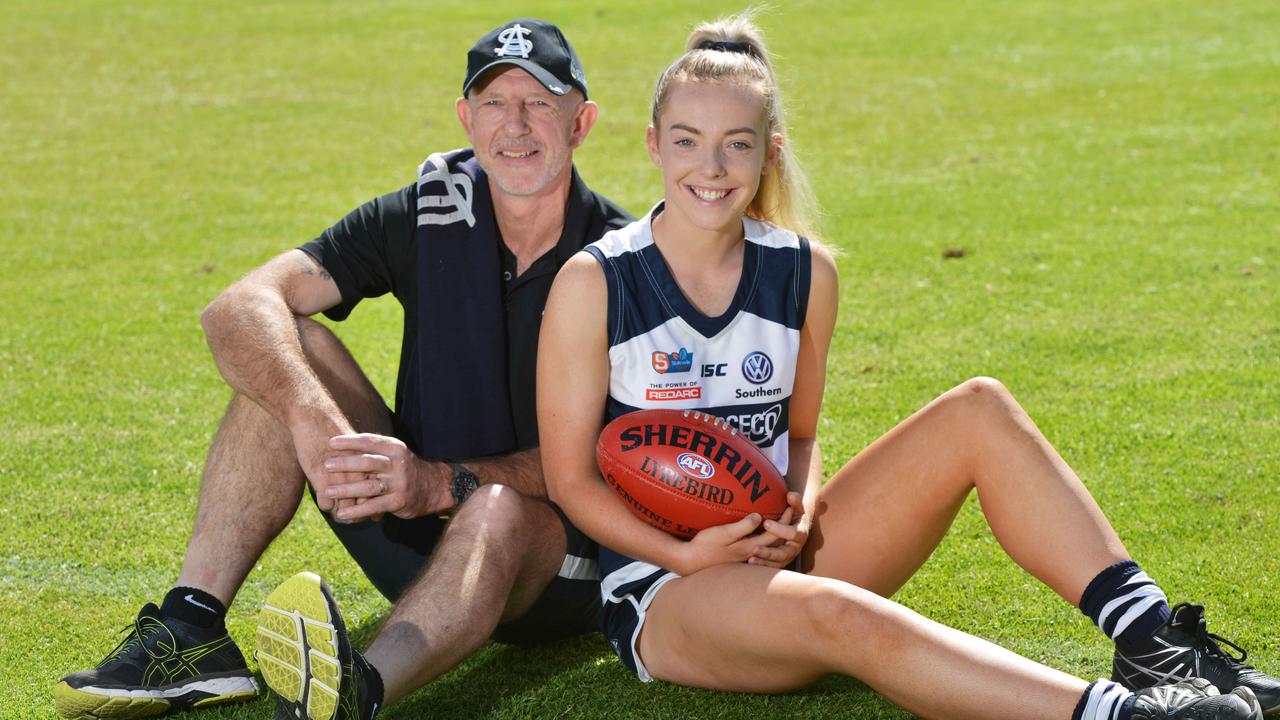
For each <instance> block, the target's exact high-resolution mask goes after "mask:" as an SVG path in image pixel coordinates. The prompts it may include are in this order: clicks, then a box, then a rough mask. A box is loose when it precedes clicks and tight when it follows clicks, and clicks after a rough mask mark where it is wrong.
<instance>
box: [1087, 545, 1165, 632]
mask: <svg viewBox="0 0 1280 720" xmlns="http://www.w3.org/2000/svg"><path fill="white" fill-rule="evenodd" d="M1080 612H1082V613H1084V614H1085V615H1088V616H1089V619H1091V620H1093V624H1094V625H1097V626H1098V628H1099V629H1101V630H1102V632H1104V633H1106V634H1107V636H1108V637H1110V638H1111V639H1112V640H1115V641H1116V642H1117V643H1125V644H1130V645H1131V644H1134V643H1140V642H1143V641H1144V640H1149V639H1150V638H1151V636H1152V635H1154V634H1155V632H1156V630H1159V629H1160V626H1162V625H1164V624H1165V623H1166V622H1168V620H1169V599H1168V598H1167V597H1166V596H1165V594H1164V591H1163V590H1161V589H1160V586H1159V585H1156V583H1155V581H1154V580H1152V579H1151V578H1150V577H1148V576H1147V574H1146V573H1144V572H1142V568H1139V567H1138V563H1136V562H1134V561H1132V560H1125V561H1123V562H1118V563H1116V564H1115V565H1112V566H1111V567H1109V568H1107V569H1106V570H1103V571H1102V572H1100V573H1098V576H1097V577H1095V578H1094V579H1093V580H1092V581H1090V582H1089V586H1088V587H1086V588H1085V589H1084V595H1082V596H1081V597H1080Z"/></svg>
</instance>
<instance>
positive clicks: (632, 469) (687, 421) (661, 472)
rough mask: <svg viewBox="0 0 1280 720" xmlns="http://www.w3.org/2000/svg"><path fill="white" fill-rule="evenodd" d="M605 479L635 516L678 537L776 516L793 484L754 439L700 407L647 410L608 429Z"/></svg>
mask: <svg viewBox="0 0 1280 720" xmlns="http://www.w3.org/2000/svg"><path fill="white" fill-rule="evenodd" d="M596 462H597V463H598V464H599V465H600V472H601V473H602V474H603V475H604V479H605V482H607V483H609V487H611V488H613V491H614V492H616V493H618V497H620V498H622V500H623V502H625V503H626V504H627V507H629V508H631V512H633V513H635V515H636V517H639V518H640V519H641V520H644V521H645V522H647V523H649V524H650V525H652V526H654V527H656V528H658V529H659V530H664V531H666V532H669V533H671V534H672V535H675V536H676V537H682V538H691V537H693V536H694V535H696V534H697V533H698V531H699V530H702V529H704V528H708V527H712V526H714V525H723V524H725V523H729V522H733V521H735V520H740V519H742V518H743V517H746V516H747V515H750V514H751V513H753V512H757V513H760V514H761V515H763V516H764V517H766V518H771V519H773V520H777V519H778V518H779V517H781V516H782V512H783V510H786V508H787V484H786V481H784V480H783V478H782V476H781V475H779V474H778V470H777V469H776V468H775V467H774V466H773V463H771V462H770V461H769V458H767V457H765V454H764V453H762V452H760V449H759V448H757V447H756V446H755V445H754V444H753V443H752V442H751V441H750V440H748V439H747V438H745V437H743V435H742V434H741V433H739V432H738V431H737V430H736V429H734V428H733V427H732V426H731V425H729V423H727V422H726V421H724V420H721V419H719V418H716V417H714V416H711V415H708V414H706V413H702V412H698V411H696V410H640V411H637V412H633V413H627V414H626V415H621V416H619V417H617V418H615V419H614V420H613V422H611V423H609V424H608V425H606V426H605V428H604V430H603V431H601V433H600V440H599V442H597V443H596Z"/></svg>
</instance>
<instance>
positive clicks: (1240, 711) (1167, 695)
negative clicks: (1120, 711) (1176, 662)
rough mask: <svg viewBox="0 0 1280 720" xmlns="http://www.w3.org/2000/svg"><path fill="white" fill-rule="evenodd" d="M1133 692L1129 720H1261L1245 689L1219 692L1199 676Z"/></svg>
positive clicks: (1257, 707) (1253, 698)
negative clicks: (1225, 692)
mask: <svg viewBox="0 0 1280 720" xmlns="http://www.w3.org/2000/svg"><path fill="white" fill-rule="evenodd" d="M1135 695H1136V697H1135V698H1134V701H1133V715H1132V718H1131V720H1175V719H1176V720H1262V708H1261V707H1259V706H1258V698H1256V697H1254V695H1253V691H1251V690H1249V688H1236V689H1234V690H1232V691H1231V692H1229V693H1227V694H1226V695H1220V694H1219V693H1218V688H1216V687H1214V686H1213V685H1212V684H1211V683H1210V682H1209V681H1208V680H1202V679H1200V678H1196V679H1194V680H1188V681H1183V682H1180V683H1177V684H1176V685H1159V686H1157V687H1150V688H1144V689H1142V690H1139V691H1137V692H1136V693H1135Z"/></svg>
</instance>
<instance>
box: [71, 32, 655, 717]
mask: <svg viewBox="0 0 1280 720" xmlns="http://www.w3.org/2000/svg"><path fill="white" fill-rule="evenodd" d="M456 109H457V114H458V119H459V121H460V122H461V123H462V126H463V128H464V130H465V131H466V133H467V137H468V139H469V140H470V142H471V144H472V148H470V149H465V150H459V151H454V152H451V153H446V154H443V155H442V154H435V155H432V156H430V157H429V158H428V159H427V161H426V162H424V163H423V164H422V166H421V167H420V168H419V173H418V179H417V182H415V183H414V184H412V185H410V186H408V187H406V188H404V189H402V190H400V191H398V192H395V193H391V194H389V195H384V196H382V197H380V198H377V199H375V200H373V201H371V202H369V203H367V204H365V205H363V206H362V207H360V208H358V209H357V210H355V211H354V212H352V213H351V214H350V215H348V216H347V217H346V218H345V219H343V220H342V221H341V222H339V223H338V224H337V225H334V226H333V227H331V228H330V229H328V230H326V231H325V232H324V233H323V234H322V235H321V236H320V237H319V238H317V239H316V240H313V241H312V242H309V243H307V244H306V245H304V246H302V247H301V248H300V249H298V250H293V251H290V252H287V253H285V254H283V255H281V256H279V257H277V258H275V259H273V260H271V261H269V262H267V263H266V264H265V265H263V266H261V267H259V268H257V269H256V270H254V271H252V272H251V273H249V275H247V276H246V277H245V278H244V279H243V280H241V281H239V282H237V283H235V284H234V285H232V286H231V287H230V288H228V289H227V290H226V291H224V292H223V293H222V294H221V295H219V296H218V298H217V299H215V300H214V301H213V303H212V304H210V305H209V307H208V308H207V309H206V310H205V312H204V315H203V316H202V318H201V323H202V325H203V326H204V329H205V333H206V335H207V336H208V339H209V345H210V347H211V349H212V351H213V354H214V358H215V359H216V361H217V364H218V368H219V370H220V371H221V372H222V374H223V376H224V377H225V378H226V380H227V382H228V383H229V384H230V385H231V386H232V388H234V389H235V390H236V395H235V397H234V398H233V399H232V402H231V405H230V407H229V408H228V410H227V414H226V417H225V418H224V419H223V422H222V425H221V427H220V429H219V431H218V434H217V436H216V437H215V439H214V442H213V446H212V447H211V449H210V451H209V458H208V462H207V464H206V467H205V474H204V479H203V482H202V486H201V491H200V499H199V504H198V510H197V513H196V521H195V527H194V529H193V532H192V536H191V541H190V543H189V545H188V548H187V554H186V557H185V559H184V561H183V566H182V570H181V572H180V574H179V576H178V580H177V583H176V586H175V587H174V589H173V590H171V591H170V592H169V594H168V595H167V596H166V597H165V598H164V600H163V602H162V603H161V605H160V606H159V607H156V606H155V605H152V604H148V605H146V606H145V607H144V608H143V609H142V611H141V612H140V613H139V614H138V617H137V620H136V622H135V628H134V631H133V632H132V633H131V634H130V635H129V637H128V638H126V640H125V641H124V642H122V643H121V644H120V646H118V647H117V648H116V650H115V651H113V652H112V653H111V654H110V655H108V656H107V658H106V659H105V660H104V661H103V662H102V663H101V664H100V665H99V666H98V667H97V668H95V669H92V670H87V671H83V672H78V673H75V674H72V675H68V676H67V677H65V678H63V679H62V680H61V681H60V682H59V683H58V685H57V686H56V687H55V688H54V698H55V701H56V704H57V707H58V710H59V712H60V713H61V714H62V715H63V716H65V717H91V716H92V717H96V716H98V715H106V714H108V713H109V714H110V716H111V717H142V716H150V715H152V714H156V713H159V712H166V711H168V710H173V709H178V708H185V707H191V706H194V705H200V706H205V705H211V704H217V703H221V702H231V701H236V700H244V699H249V698H252V697H255V696H256V695H257V692H258V686H257V683H256V681H255V680H254V677H253V675H252V674H251V673H250V671H249V670H248V668H247V667H246V664H245V661H244V657H243V655H242V653H241V652H240V651H239V650H238V649H237V647H236V645H235V644H234V643H233V642H232V640H231V638H230V637H229V636H228V635H227V631H226V627H225V625H224V619H225V617H226V608H227V607H228V606H229V605H230V604H231V601H232V600H233V598H234V597H235V595H236V593H237V591H238V590H239V588H240V586H241V584H242V583H243V581H244V579H245V577H246V576H247V575H248V573H249V570H250V569H251V568H252V567H253V565H254V564H255V563H256V562H257V560H258V558H259V557H260V556H261V554H262V553H263V551H264V550H265V549H266V548H267V546H268V545H269V544H270V543H271V541H272V540H273V539H274V538H275V537H276V535H277V534H279V533H280V532H281V530H283V529H284V527H285V526H286V525H287V524H288V523H289V520H290V519H291V518H292V516H293V514H294V512H295V511H296V509H297V507H298V503H299V500H300V497H301V495H302V491H303V489H304V487H307V486H308V485H309V487H310V491H311V493H312V496H313V497H314V499H315V502H316V504H317V505H318V506H319V508H320V510H322V511H323V512H325V514H326V518H327V519H328V520H329V522H330V525H331V526H332V527H333V529H334V532H335V533H336V534H337V535H338V537H339V539H340V540H341V541H342V543H343V544H344V545H345V546H346V548H347V549H348V551H349V552H350V553H351V555H352V556H353V557H354V558H355V559H356V561H357V562H358V563H359V564H360V566H361V568H362V569H363V570H364V571H365V572H366V574H367V575H368V576H369V578H370V579H371V581H372V582H373V583H374V585H375V586H376V587H377V588H378V589H379V590H380V591H381V592H382V593H383V594H384V595H386V596H387V597H388V598H389V599H391V600H393V601H395V602H396V606H395V608H394V609H393V611H392V613H391V615H390V617H389V618H388V619H387V621H386V624H385V625H384V627H383V628H382V630H381V632H380V633H379V634H378V636H377V637H376V638H375V640H374V641H373V643H372V645H371V646H370V647H369V648H368V651H367V652H366V654H365V655H363V656H361V655H360V654H358V653H354V652H353V651H352V650H351V648H350V645H349V643H348V642H347V638H346V632H345V630H344V629H343V627H342V620H341V617H340V616H339V615H338V611H337V607H336V605H335V604H334V603H333V599H332V596H331V595H330V594H329V593H328V590H327V589H326V588H324V587H323V585H322V583H321V582H320V580H319V578H318V577H316V576H314V575H311V574H309V573H302V574H300V575H298V576H295V577H294V578H292V579H290V580H288V581H286V582H285V583H284V584H283V585H281V586H280V587H279V588H277V590H276V591H275V592H273V593H272V595H271V597H270V598H269V599H268V602H267V606H266V607H265V608H264V609H263V611H262V613H261V615H260V620H259V629H258V640H259V643H258V653H257V657H258V661H259V664H260V666H261V669H262V672H263V675H264V677H265V679H266V680H267V682H268V684H270V685H271V686H272V688H273V689H274V690H276V691H277V694H278V696H279V703H278V706H279V708H280V715H281V716H288V717H311V718H333V717H337V718H371V717H373V715H374V714H376V712H377V711H378V710H379V709H380V708H381V707H383V706H385V705H386V704H389V703H392V702H395V701H397V700H399V699H400V698H402V697H404V696H405V695H407V694H408V693H409V692H411V691H412V690H413V689H415V688H417V687H420V686H421V685H423V684H424V683H426V682H428V681H430V680H431V679H432V678H435V677H436V676H438V675H440V674H442V673H443V672H445V671H447V670H448V669H449V668H451V667H453V666H454V665H455V664H457V663H458V662H459V661H461V660H462V659H463V658H465V657H466V656H467V655H469V654H471V653H472V652H473V651H475V650H476V649H477V648H479V647H480V646H481V645H482V644H483V643H484V642H485V641H486V640H487V639H488V638H489V637H491V636H492V637H495V638H497V639H500V640H509V641H514V642H524V641H533V640H539V639H544V638H549V637H557V636H564V635H570V634H578V633H582V632H586V631H589V630H592V629H593V628H594V625H595V614H596V611H597V610H598V607H599V586H598V581H597V579H596V575H597V572H596V568H595V566H594V561H593V560H592V551H591V545H590V543H589V541H586V539H585V538H583V537H582V536H581V535H579V534H577V533H576V531H573V530H572V528H571V527H570V526H568V524H567V523H566V522H564V521H563V520H562V516H559V514H558V510H556V509H555V508H553V506H551V505H549V504H548V503H547V502H546V501H545V500H544V499H543V498H545V496H546V490H545V486H544V484H543V480H542V474H541V467H540V460H539V454H538V449H537V443H538V438H537V424H536V417H535V408H534V396H533V393H534V370H533V360H534V358H535V357H536V355H537V337H538V327H539V322H540V320H541V313H542V308H543V305H544V304H545V302H546V297H547V292H548V290H549V289H550V285H551V280H552V278H553V277H554V275H555V272H556V270H557V269H558V268H559V266H560V265H561V264H562V263H563V262H564V261H565V260H567V259H568V257H569V256H571V255H572V254H573V253H575V252H576V251H577V250H579V249H580V248H581V247H582V246H584V245H585V244H587V243H589V242H591V241H594V240H596V239H597V238H599V237H600V236H601V235H603V234H604V233H605V232H607V231H608V230H610V229H613V228H616V227H620V226H622V225H624V224H626V222H628V221H629V220H630V218H629V216H628V215H627V214H626V212H625V211H623V210H622V209H621V208H619V207H618V206H616V205H614V204H613V203H611V202H610V201H608V200H607V199H605V198H603V197H601V196H599V195H597V194H595V193H593V192H592V191H591V190H590V189H589V188H587V186H586V185H585V184H584V183H583V182H582V180H581V179H580V178H579V177H578V176H577V174H576V172H575V171H574V168H573V163H572V154H573V150H574V149H576V148H577V147H578V146H579V145H581V144H582V142H583V141H584V140H585V139H586V137H587V134H588V133H589V132H590V130H591V127H592V125H593V124H594V123H595V120H596V115H597V109H596V106H595V104H594V103H592V102H590V101H589V100H588V99H587V84H586V78H585V76H584V74H583V72H582V66H581V63H580V62H579V60H578V57H577V55H576V53H575V52H574V50H573V48H572V47H571V46H570V45H569V43H568V41H567V40H566V39H565V38H564V36H563V34H562V33H561V32H560V30H559V29H558V28H556V27H555V26H554V25H551V24H550V23H547V22H544V21H540V20H532V19H521V20H514V21H512V22H509V23H506V24H505V25H503V26H501V27H498V28H496V29H494V30H493V31H491V32H489V33H487V34H486V35H485V36H484V37H482V38H481V39H480V40H479V41H478V42H477V43H476V45H475V46H474V47H473V48H472V49H471V50H470V52H469V53H468V57H467V74H466V78H465V81H464V84H463V97H461V98H459V99H458V100H457V102H456ZM387 292H392V293H394V294H395V296H396V298H397V299H398V300H399V301H400V303H401V304H402V305H403V307H404V311H405V323H404V341H403V343H404V344H403V347H402V349H401V355H400V369H399V378H398V380H397V384H396V403H395V404H396V408H395V411H394V412H392V411H391V410H389V409H388V408H387V407H386V406H385V404H384V403H383V401H382V400H381V398H380V397H379V395H378V393H377V392H376V390H375V389H374V387H373V386H372V384H371V383H370V382H369V380H368V379H367V378H366V376H365V374H364V373H363V371H362V370H361V369H360V367H359V366H358V365H357V364H356V363H355V361H354V359H353V358H352V357H351V355H350V354H349V353H347V351H346V349H345V348H344V347H343V345H342V344H341V342H340V341H339V340H338V339H337V337H336V336H334V335H333V334H332V333H331V332H330V331H329V330H328V329H326V328H325V327H324V326H322V325H320V324H319V323H317V322H315V321H314V320H311V319H310V318H309V316H310V315H313V314H315V313H317V312H324V313H325V314H326V315H327V316H328V317H330V318H332V319H334V320H341V319H343V318H345V317H346V316H347V315H348V314H349V313H350V312H351V309H352V308H353V307H354V306H355V305H356V304H357V303H358V302H359V301H360V300H361V299H362V298H365V297H374V296H378V295H382V294H385V293H387ZM445 512H451V513H452V517H451V520H450V521H449V522H448V523H447V525H446V523H445V521H444V520H442V519H441V518H440V517H439V514H440V513H445ZM480 550H483V552H481V551H480ZM433 551H434V557H432V559H431V562H430V563H429V564H428V563H427V558H428V556H429V555H430V554H431V553H432V552H433ZM420 572H421V574H420ZM317 628H321V629H323V630H324V631H325V632H323V633H322V632H317ZM322 636H323V637H322Z"/></svg>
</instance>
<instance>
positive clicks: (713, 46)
mask: <svg viewBox="0 0 1280 720" xmlns="http://www.w3.org/2000/svg"><path fill="white" fill-rule="evenodd" d="M698 49H699V50H717V51H719V52H728V53H742V54H743V55H750V54H751V50H750V49H749V48H748V47H747V46H746V45H743V44H742V43H736V42H733V41H732V40H704V41H703V42H701V43H699V44H698Z"/></svg>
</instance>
